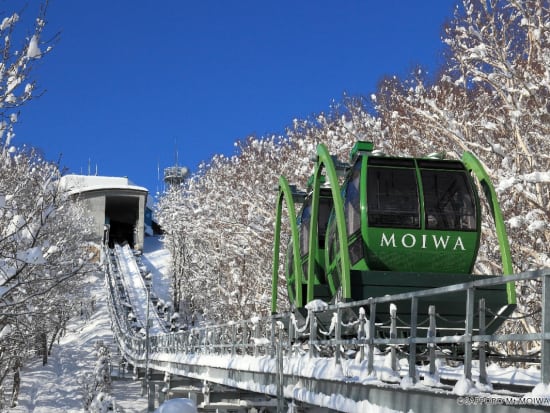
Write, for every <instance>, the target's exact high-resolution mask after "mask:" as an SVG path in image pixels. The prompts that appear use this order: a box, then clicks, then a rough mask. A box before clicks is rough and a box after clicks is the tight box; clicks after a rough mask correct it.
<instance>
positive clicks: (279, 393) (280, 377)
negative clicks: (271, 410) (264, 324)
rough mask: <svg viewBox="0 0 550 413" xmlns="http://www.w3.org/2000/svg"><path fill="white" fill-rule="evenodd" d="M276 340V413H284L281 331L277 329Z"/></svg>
mask: <svg viewBox="0 0 550 413" xmlns="http://www.w3.org/2000/svg"><path fill="white" fill-rule="evenodd" d="M278 336H279V337H278V340H277V342H276V354H277V361H276V362H277V413H283V412H284V402H285V394H284V370H283V368H284V364H283V329H282V328H280V329H279V334H278Z"/></svg>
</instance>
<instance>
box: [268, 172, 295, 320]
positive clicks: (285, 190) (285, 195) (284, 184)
mask: <svg viewBox="0 0 550 413" xmlns="http://www.w3.org/2000/svg"><path fill="white" fill-rule="evenodd" d="M283 200H284V201H285V202H286V205H287V208H288V215H289V223H290V233H291V237H292V249H293V256H294V263H293V265H294V274H295V278H296V279H295V284H296V306H297V307H302V306H303V303H302V297H303V294H302V280H303V274H302V266H301V265H300V244H299V233H298V224H297V221H296V208H295V206H294V198H293V197H292V190H291V189H290V185H289V184H288V181H287V180H286V178H285V177H284V176H281V177H280V178H279V194H278V196H277V210H276V214H275V235H274V241H273V273H272V277H271V280H272V281H271V283H272V285H271V313H272V314H275V313H277V296H278V294H277V292H278V284H279V251H280V244H281V218H282V213H283Z"/></svg>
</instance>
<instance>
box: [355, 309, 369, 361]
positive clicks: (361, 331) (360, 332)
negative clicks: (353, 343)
mask: <svg viewBox="0 0 550 413" xmlns="http://www.w3.org/2000/svg"><path fill="white" fill-rule="evenodd" d="M365 320H366V317H365V309H364V308H363V307H359V327H358V328H357V339H358V340H363V339H365V338H366V336H367V334H366V327H365V324H366V321H365ZM363 360H365V343H364V342H363V343H361V344H359V361H363Z"/></svg>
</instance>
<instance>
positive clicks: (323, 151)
mask: <svg viewBox="0 0 550 413" xmlns="http://www.w3.org/2000/svg"><path fill="white" fill-rule="evenodd" d="M317 156H318V161H317V165H316V166H315V174H314V180H313V199H312V206H311V222H312V224H311V227H310V236H309V261H308V267H307V272H308V289H307V301H308V302H309V301H311V300H313V286H314V280H315V278H314V277H315V260H314V258H315V257H316V252H317V248H318V245H319V244H318V240H317V225H316V223H317V216H318V214H319V192H320V186H321V172H322V171H323V167H324V169H325V170H326V176H327V180H328V183H329V185H330V189H331V193H332V198H333V203H334V206H333V208H334V213H335V216H336V227H337V230H338V242H339V244H340V266H341V272H342V298H343V299H344V300H347V299H351V280H350V260H349V250H348V238H347V233H346V220H345V216H344V201H343V200H342V194H341V193H340V185H339V183H338V175H337V174H336V168H335V167H334V162H333V161H332V157H331V156H330V153H329V152H328V149H327V148H326V146H325V145H323V144H319V145H318V146H317Z"/></svg>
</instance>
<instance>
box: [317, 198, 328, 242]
mask: <svg viewBox="0 0 550 413" xmlns="http://www.w3.org/2000/svg"><path fill="white" fill-rule="evenodd" d="M331 210H332V198H327V197H322V198H320V200H319V216H318V218H317V222H318V226H317V236H318V238H319V248H324V247H325V236H326V233H327V225H328V219H329V217H330V211H331Z"/></svg>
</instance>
